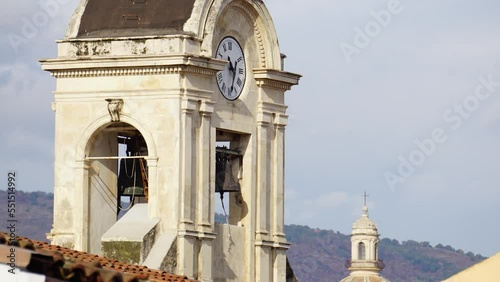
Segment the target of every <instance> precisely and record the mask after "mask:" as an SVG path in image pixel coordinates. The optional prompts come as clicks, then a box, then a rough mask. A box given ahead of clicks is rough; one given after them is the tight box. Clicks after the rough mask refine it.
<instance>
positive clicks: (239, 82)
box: [236, 77, 243, 88]
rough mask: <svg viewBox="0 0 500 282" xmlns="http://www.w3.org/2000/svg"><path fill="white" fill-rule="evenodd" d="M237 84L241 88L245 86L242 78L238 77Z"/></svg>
mask: <svg viewBox="0 0 500 282" xmlns="http://www.w3.org/2000/svg"><path fill="white" fill-rule="evenodd" d="M236 84H238V86H239V87H240V88H241V85H242V84H243V81H242V80H241V78H239V77H238V79H237V80H236Z"/></svg>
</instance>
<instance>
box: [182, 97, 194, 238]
mask: <svg viewBox="0 0 500 282" xmlns="http://www.w3.org/2000/svg"><path fill="white" fill-rule="evenodd" d="M196 107H197V101H195V100H191V99H183V100H182V105H181V109H182V114H181V115H182V117H181V122H182V127H181V132H182V133H181V135H182V139H181V142H182V145H181V205H180V226H179V229H180V230H186V229H188V230H190V229H192V228H193V225H194V213H193V210H194V207H193V198H192V197H193V194H194V191H193V179H195V178H194V176H195V175H194V173H193V171H194V170H193V163H192V162H193V113H194V111H195V110H196Z"/></svg>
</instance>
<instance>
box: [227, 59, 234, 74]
mask: <svg viewBox="0 0 500 282" xmlns="http://www.w3.org/2000/svg"><path fill="white" fill-rule="evenodd" d="M227 60H228V61H229V71H232V72H234V68H233V63H232V62H231V58H230V57H229V56H227Z"/></svg>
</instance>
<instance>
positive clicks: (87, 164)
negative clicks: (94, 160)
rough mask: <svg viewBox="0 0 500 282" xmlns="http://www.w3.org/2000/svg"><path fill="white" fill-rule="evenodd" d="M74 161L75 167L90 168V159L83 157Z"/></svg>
mask: <svg viewBox="0 0 500 282" xmlns="http://www.w3.org/2000/svg"><path fill="white" fill-rule="evenodd" d="M75 163H76V165H75V167H76V168H82V169H89V168H90V161H89V160H85V159H81V160H76V161H75Z"/></svg>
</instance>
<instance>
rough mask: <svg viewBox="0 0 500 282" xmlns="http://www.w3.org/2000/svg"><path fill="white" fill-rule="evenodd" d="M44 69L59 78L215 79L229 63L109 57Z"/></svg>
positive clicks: (53, 63)
mask: <svg viewBox="0 0 500 282" xmlns="http://www.w3.org/2000/svg"><path fill="white" fill-rule="evenodd" d="M40 62H41V64H42V69H43V70H45V71H49V72H50V73H51V74H52V76H54V77H56V78H73V77H106V76H141V75H163V74H180V73H191V74H197V75H205V76H214V75H215V74H216V73H217V72H218V71H220V70H223V69H224V67H225V65H226V62H225V61H221V60H217V59H213V58H207V57H195V56H192V55H180V56H167V57H165V56H150V57H146V56H144V57H133V56H126V57H107V58H86V59H79V60H76V59H64V58H59V59H51V60H41V61H40Z"/></svg>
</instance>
